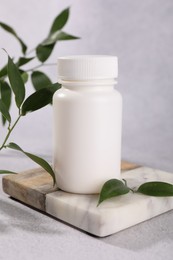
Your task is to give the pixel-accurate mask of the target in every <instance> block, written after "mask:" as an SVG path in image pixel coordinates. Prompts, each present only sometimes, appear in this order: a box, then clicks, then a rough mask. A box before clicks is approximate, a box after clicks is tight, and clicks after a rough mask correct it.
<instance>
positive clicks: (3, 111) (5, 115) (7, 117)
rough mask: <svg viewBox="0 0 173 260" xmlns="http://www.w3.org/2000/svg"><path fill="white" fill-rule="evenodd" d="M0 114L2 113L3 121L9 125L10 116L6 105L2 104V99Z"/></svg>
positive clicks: (0, 100)
mask: <svg viewBox="0 0 173 260" xmlns="http://www.w3.org/2000/svg"><path fill="white" fill-rule="evenodd" d="M0 112H1V113H2V115H3V117H5V119H6V120H7V121H8V122H9V123H11V116H10V114H9V112H8V108H7V107H6V105H5V104H4V102H3V101H2V99H0Z"/></svg>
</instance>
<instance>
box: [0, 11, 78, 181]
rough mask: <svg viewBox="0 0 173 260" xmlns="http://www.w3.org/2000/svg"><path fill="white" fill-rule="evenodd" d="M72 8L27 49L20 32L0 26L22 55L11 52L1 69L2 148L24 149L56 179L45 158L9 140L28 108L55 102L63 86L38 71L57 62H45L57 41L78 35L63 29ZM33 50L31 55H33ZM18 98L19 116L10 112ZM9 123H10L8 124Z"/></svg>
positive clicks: (36, 108) (1, 24)
mask: <svg viewBox="0 0 173 260" xmlns="http://www.w3.org/2000/svg"><path fill="white" fill-rule="evenodd" d="M69 14H70V9H69V8H66V9H65V10H63V11H62V12H61V13H60V14H58V15H57V17H56V18H55V19H54V21H53V23H52V26H51V28H50V30H49V32H48V35H47V37H45V39H44V40H43V41H41V43H39V44H38V45H37V46H36V47H35V48H33V49H31V50H28V47H27V45H26V44H25V42H24V41H23V40H22V39H21V37H19V36H18V34H17V33H16V31H15V30H14V29H13V28H12V27H11V26H9V25H7V24H6V23H4V22H0V27H1V28H2V29H3V30H5V31H6V32H8V33H10V34H11V35H12V36H13V37H14V38H15V39H16V40H17V41H18V42H19V44H20V46H21V51H22V55H21V56H20V57H18V58H17V59H16V58H11V57H10V55H9V54H8V53H7V55H8V62H7V64H5V65H4V66H3V67H2V68H1V70H0V114H1V119H2V125H3V126H4V127H6V129H7V133H6V135H5V138H4V140H3V142H2V144H1V145H0V151H1V150H3V149H7V148H8V149H15V150H17V151H19V152H22V153H23V154H25V155H26V156H27V157H29V158H30V159H31V160H33V161H34V162H36V163H37V164H39V165H40V166H41V167H42V168H44V169H45V170H46V171H47V172H48V173H49V174H50V175H51V176H52V178H53V181H54V183H55V176H54V172H53V170H52V168H51V166H50V165H49V163H48V162H46V161H45V160H44V159H42V158H40V157H38V156H36V155H33V154H31V153H28V152H26V151H24V150H23V149H22V148H21V147H20V146H19V145H17V144H15V143H9V144H7V141H8V139H9V137H10V135H11V133H12V131H13V129H14V128H15V127H16V125H17V124H18V122H19V121H20V120H21V118H22V117H24V116H26V115H27V114H28V113H29V112H34V111H36V110H38V109H41V108H43V107H45V106H46V105H48V104H51V103H52V97H53V94H54V92H55V91H56V90H58V89H59V88H60V85H59V84H58V83H54V84H53V83H52V81H51V80H50V78H49V77H48V76H47V75H46V74H45V73H43V72H42V71H39V70H38V69H39V68H41V67H43V66H51V65H55V64H50V63H46V61H47V60H48V58H49V57H50V55H51V53H52V51H53V50H54V47H55V45H56V43H57V42H59V41H66V40H76V39H79V37H76V36H74V35H71V34H69V33H66V32H65V31H64V30H63V29H64V26H65V25H66V23H67V21H68V19H69ZM31 54H32V55H31ZM33 60H35V61H37V63H38V64H37V65H36V66H34V67H30V68H29V69H24V68H23V66H24V65H26V64H27V65H28V64H30V62H32V61H33ZM29 79H31V82H32V85H33V87H34V93H33V94H31V95H30V96H29V97H26V95H25V89H26V86H25V83H26V82H27V81H28V80H29ZM13 97H14V99H15V104H16V108H17V110H18V116H17V118H15V119H14V118H12V116H11V114H10V107H11V101H12V98H13ZM6 125H7V126H6ZM3 173H12V174H13V173H15V172H13V171H8V170H0V174H3Z"/></svg>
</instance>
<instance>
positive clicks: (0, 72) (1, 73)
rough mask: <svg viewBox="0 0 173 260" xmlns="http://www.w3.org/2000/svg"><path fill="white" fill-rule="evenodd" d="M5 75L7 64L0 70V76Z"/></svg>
mask: <svg viewBox="0 0 173 260" xmlns="http://www.w3.org/2000/svg"><path fill="white" fill-rule="evenodd" d="M6 75H7V65H5V66H4V67H3V68H2V69H1V70H0V78H2V77H4V76H6Z"/></svg>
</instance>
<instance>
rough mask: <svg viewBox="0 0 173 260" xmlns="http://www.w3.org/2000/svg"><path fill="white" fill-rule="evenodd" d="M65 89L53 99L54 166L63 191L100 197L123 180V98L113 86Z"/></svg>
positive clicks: (88, 85) (84, 86) (94, 85)
mask: <svg viewBox="0 0 173 260" xmlns="http://www.w3.org/2000/svg"><path fill="white" fill-rule="evenodd" d="M96 83H97V82H96V81H95V82H94V84H93V85H92V82H90V83H88V84H86V83H85V84H84V85H81V86H80V84H79V83H78V84H77V86H75V83H72V84H69V85H70V87H69V85H68V87H67V86H65V85H64V86H62V88H61V89H59V90H58V91H57V92H56V93H55V94H54V97H53V114H54V140H53V144H54V151H53V166H54V171H55V174H56V182H57V185H58V187H59V188H60V189H62V190H64V191H67V192H72V193H81V194H96V193H99V192H100V190H101V187H102V185H103V184H104V183H105V182H106V181H107V180H109V179H112V178H116V179H121V175H120V164H121V127H122V98H121V95H120V93H119V92H118V91H117V90H115V89H114V87H113V85H112V84H106V83H105V84H103V85H100V86H99V84H96Z"/></svg>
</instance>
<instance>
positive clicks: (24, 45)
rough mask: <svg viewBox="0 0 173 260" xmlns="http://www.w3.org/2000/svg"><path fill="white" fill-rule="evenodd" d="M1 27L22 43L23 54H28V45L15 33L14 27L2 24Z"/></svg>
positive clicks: (0, 23)
mask: <svg viewBox="0 0 173 260" xmlns="http://www.w3.org/2000/svg"><path fill="white" fill-rule="evenodd" d="M0 26H1V27H2V28H3V29H4V30H5V31H6V32H8V33H11V34H12V35H13V36H14V37H15V38H16V39H17V40H18V41H19V43H20V45H21V48H22V52H23V54H25V53H26V50H27V46H26V44H25V43H24V42H23V41H22V40H21V38H20V37H19V36H18V35H17V33H16V32H15V31H14V29H13V28H12V27H10V26H9V25H7V24H5V23H2V22H0Z"/></svg>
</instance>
